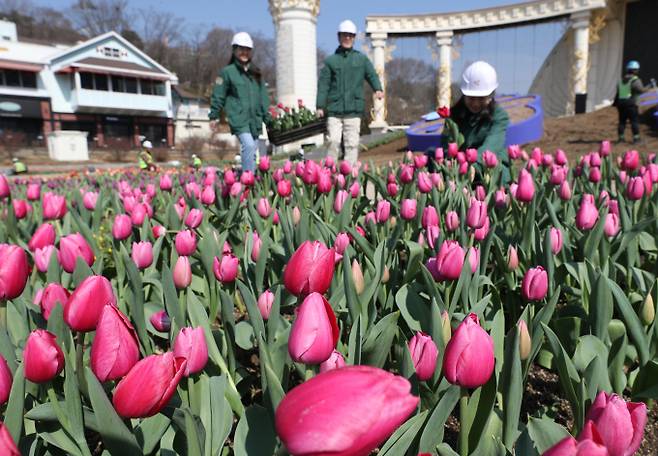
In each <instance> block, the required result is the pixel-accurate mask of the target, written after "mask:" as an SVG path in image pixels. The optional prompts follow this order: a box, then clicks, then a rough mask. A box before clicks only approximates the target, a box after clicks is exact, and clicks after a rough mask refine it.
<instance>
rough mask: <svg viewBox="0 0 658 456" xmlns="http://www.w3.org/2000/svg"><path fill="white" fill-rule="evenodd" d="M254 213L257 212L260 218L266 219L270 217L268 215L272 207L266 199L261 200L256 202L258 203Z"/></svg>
mask: <svg viewBox="0 0 658 456" xmlns="http://www.w3.org/2000/svg"><path fill="white" fill-rule="evenodd" d="M256 211H257V212H258V215H260V216H261V218H264V219H266V218H268V217H269V216H270V213H271V212H272V206H270V202H269V201H268V200H267V198H261V199H259V200H258V203H257V204H256Z"/></svg>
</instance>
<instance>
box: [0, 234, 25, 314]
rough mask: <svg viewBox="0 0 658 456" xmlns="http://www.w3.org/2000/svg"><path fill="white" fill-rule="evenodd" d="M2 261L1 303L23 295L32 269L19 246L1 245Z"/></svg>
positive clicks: (0, 273) (0, 275) (0, 270)
mask: <svg viewBox="0 0 658 456" xmlns="http://www.w3.org/2000/svg"><path fill="white" fill-rule="evenodd" d="M0 259H1V260H0V303H2V302H3V301H5V300H8V299H14V298H17V297H19V296H20V295H21V294H22V293H23V290H24V289H25V285H26V284H27V279H28V276H29V274H30V270H31V268H30V266H29V265H28V262H27V254H26V253H25V250H23V249H22V248H20V247H19V246H17V245H13V244H0ZM2 305H3V306H4V305H6V304H4V303H3V304H2Z"/></svg>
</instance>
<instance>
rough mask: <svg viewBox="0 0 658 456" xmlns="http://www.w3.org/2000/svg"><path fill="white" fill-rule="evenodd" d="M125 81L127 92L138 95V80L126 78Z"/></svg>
mask: <svg viewBox="0 0 658 456" xmlns="http://www.w3.org/2000/svg"><path fill="white" fill-rule="evenodd" d="M124 81H125V83H126V92H128V93H137V79H135V78H125V79H124Z"/></svg>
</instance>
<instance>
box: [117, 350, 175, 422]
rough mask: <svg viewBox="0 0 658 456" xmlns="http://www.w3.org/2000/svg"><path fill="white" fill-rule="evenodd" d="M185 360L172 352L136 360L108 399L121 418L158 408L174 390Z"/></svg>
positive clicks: (144, 414)
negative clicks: (110, 399) (110, 398)
mask: <svg viewBox="0 0 658 456" xmlns="http://www.w3.org/2000/svg"><path fill="white" fill-rule="evenodd" d="M186 366H187V360H186V359H185V358H176V357H175V356H174V354H173V353H172V352H167V353H164V354H162V355H151V356H147V357H146V358H144V359H142V360H141V361H138V362H137V364H135V366H133V368H132V369H131V370H130V372H128V375H126V376H125V377H124V378H123V379H122V380H121V381H120V382H119V384H118V385H117V387H116V389H115V390H114V396H113V398H112V403H113V404H114V408H115V410H116V411H117V413H118V414H119V415H120V416H122V417H123V418H147V417H149V416H153V415H155V414H157V413H158V412H160V410H162V409H163V408H164V406H165V405H167V403H168V402H169V399H171V396H173V394H174V393H175V392H176V387H177V386H178V383H179V382H180V379H181V377H182V376H183V374H184V373H185V368H186Z"/></svg>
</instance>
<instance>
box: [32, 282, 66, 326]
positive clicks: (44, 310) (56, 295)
mask: <svg viewBox="0 0 658 456" xmlns="http://www.w3.org/2000/svg"><path fill="white" fill-rule="evenodd" d="M70 296H71V294H70V293H69V292H68V290H67V289H66V288H64V287H63V286H61V285H60V284H58V283H49V284H48V285H47V286H46V288H44V289H43V292H42V293H41V299H39V300H38V302H37V304H39V307H40V308H41V315H43V318H44V319H46V320H48V319H49V318H50V313H51V312H52V311H53V309H54V308H55V306H56V305H57V303H59V304H60V305H61V306H62V310H63V309H64V308H66V303H68V301H69V297H70Z"/></svg>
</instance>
